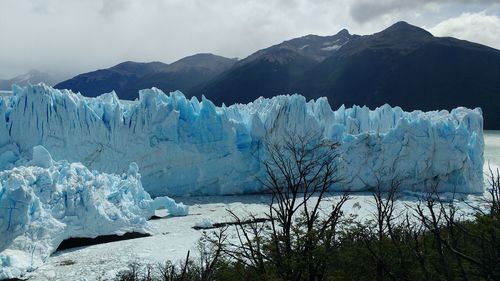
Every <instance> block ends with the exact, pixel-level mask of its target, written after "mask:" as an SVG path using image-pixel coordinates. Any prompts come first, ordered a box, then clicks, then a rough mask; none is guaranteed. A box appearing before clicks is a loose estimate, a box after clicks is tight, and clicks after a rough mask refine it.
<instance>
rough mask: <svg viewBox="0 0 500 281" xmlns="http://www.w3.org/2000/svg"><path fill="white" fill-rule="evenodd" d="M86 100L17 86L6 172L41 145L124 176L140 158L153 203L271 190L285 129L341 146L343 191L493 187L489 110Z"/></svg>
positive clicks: (0, 102)
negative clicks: (269, 163) (272, 143)
mask: <svg viewBox="0 0 500 281" xmlns="http://www.w3.org/2000/svg"><path fill="white" fill-rule="evenodd" d="M139 95H140V98H139V100H137V101H132V102H130V101H120V100H118V98H117V96H116V95H115V94H114V93H108V94H104V95H102V96H100V97H97V98H85V97H83V96H81V95H80V94H75V93H72V92H70V91H67V90H63V91H60V90H55V89H52V88H50V87H48V86H45V85H36V86H27V87H24V88H19V87H14V88H13V94H12V95H11V96H9V97H3V98H1V99H0V116H2V117H3V118H2V117H0V169H5V168H9V167H13V166H16V165H20V163H21V164H22V163H23V161H25V160H24V159H25V158H26V156H25V155H27V154H28V153H31V148H32V147H33V146H35V145H39V144H42V145H44V146H45V147H46V148H47V149H48V150H49V151H50V152H51V153H52V156H53V157H54V159H56V160H60V159H67V160H68V161H70V162H82V163H83V164H84V165H85V166H87V167H89V168H90V169H93V170H98V171H102V172H111V173H123V172H125V171H127V169H128V163H130V162H136V163H137V164H138V166H139V167H140V169H141V173H142V175H143V177H142V180H143V185H144V187H145V189H146V190H147V191H149V192H150V193H151V194H153V195H187V194H230V193H244V192H256V191H260V190H261V187H260V186H259V184H258V181H256V177H259V176H262V172H263V167H262V165H261V164H260V163H261V159H262V157H265V156H264V153H265V152H264V150H263V145H262V144H263V143H264V142H265V141H267V140H268V139H269V138H272V137H276V136H280V135H282V134H283V133H284V132H285V131H293V132H294V133H306V132H308V131H310V130H317V131H320V132H321V136H322V137H324V138H329V139H332V140H337V141H339V142H340V144H341V146H340V150H341V152H342V158H341V159H340V160H341V161H340V173H341V176H342V178H344V182H342V183H341V184H339V185H337V186H335V188H337V189H339V190H357V191H358V190H365V189H366V188H368V187H370V186H373V185H375V184H376V183H377V179H383V180H384V181H390V180H391V179H397V180H398V181H399V182H401V185H402V187H403V188H405V189H409V190H422V189H424V188H425V187H428V186H429V185H430V184H432V182H434V181H436V180H438V181H439V182H440V185H439V189H440V190H442V191H445V190H446V191H459V192H481V191H482V190H483V181H482V168H483V146H484V144H483V136H482V116H481V110H480V109H475V110H470V109H465V108H457V109H454V110H452V111H451V112H448V111H434V112H421V111H414V112H404V111H402V110H401V109H400V108H398V107H394V108H393V107H390V106H388V105H385V106H382V107H380V108H377V109H375V110H373V111H371V110H369V109H368V108H366V107H357V106H355V107H353V108H344V107H341V108H339V109H338V110H336V111H333V110H332V109H331V108H330V106H329V104H328V101H327V100H326V98H320V99H318V100H316V101H309V102H306V100H305V98H304V97H302V96H300V95H291V96H277V97H275V98H272V99H263V98H260V99H257V100H256V101H255V102H253V103H250V104H246V105H233V106H230V107H225V106H223V107H220V108H219V107H215V106H214V105H213V104H212V102H210V101H209V100H207V99H202V100H201V101H199V100H197V99H196V98H192V99H190V100H188V99H186V98H185V97H184V95H182V93H180V92H174V93H170V94H169V95H165V94H164V93H163V92H161V91H160V90H158V89H154V88H153V89H147V90H142V91H140V94H139Z"/></svg>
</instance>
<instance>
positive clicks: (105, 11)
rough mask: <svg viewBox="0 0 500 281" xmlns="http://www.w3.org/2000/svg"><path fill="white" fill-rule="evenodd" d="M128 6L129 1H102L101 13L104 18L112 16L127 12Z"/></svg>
mask: <svg viewBox="0 0 500 281" xmlns="http://www.w3.org/2000/svg"><path fill="white" fill-rule="evenodd" d="M128 6H129V1H128V0H102V8H101V10H100V11H99V13H100V14H102V15H104V16H111V15H113V14H115V13H119V12H120V11H123V10H125V9H126V8H127V7H128Z"/></svg>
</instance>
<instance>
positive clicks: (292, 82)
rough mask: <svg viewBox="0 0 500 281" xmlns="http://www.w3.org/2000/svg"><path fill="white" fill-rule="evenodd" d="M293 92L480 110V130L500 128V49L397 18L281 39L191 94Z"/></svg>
mask: <svg viewBox="0 0 500 281" xmlns="http://www.w3.org/2000/svg"><path fill="white" fill-rule="evenodd" d="M337 40H338V41H337ZM323 46H324V47H323ZM295 92H298V93H301V94H303V95H305V96H306V97H308V98H318V97H321V96H327V97H328V100H329V101H330V103H331V105H332V106H333V107H338V106H340V105H341V104H346V105H347V106H350V105H353V104H358V105H367V106H369V107H372V108H373V107H376V106H380V105H383V104H385V103H389V104H391V105H393V106H401V107H402V108H403V109H405V110H414V109H421V110H436V109H451V108H454V107H457V106H465V107H470V108H474V107H481V108H482V109H483V114H484V117H485V122H484V125H485V128H487V129H500V51H499V50H496V49H493V48H490V47H486V46H483V45H479V44H476V43H471V42H468V41H463V40H458V39H454V38H449V37H445V38H439V37H434V36H433V35H432V34H431V33H429V32H427V31H425V30H423V29H421V28H418V27H416V26H412V25H410V24H408V23H405V22H398V23H396V24H394V25H392V26H391V27H389V28H387V29H385V30H384V31H382V32H379V33H375V34H373V35H366V36H357V35H350V34H349V33H348V32H347V31H346V30H342V31H341V32H339V33H338V34H336V35H334V36H328V37H320V36H314V35H309V36H305V37H301V38H297V39H293V40H290V41H285V42H283V43H281V44H278V45H276V46H272V47H270V48H267V49H264V50H261V51H258V52H256V53H254V54H252V55H250V56H249V57H247V58H246V59H244V60H242V61H240V62H238V63H237V64H235V66H234V67H232V68H231V69H230V70H228V71H226V72H225V73H222V74H221V75H220V76H218V77H216V78H215V79H214V80H212V81H210V82H208V83H207V84H206V85H204V86H202V87H200V88H198V89H197V91H196V92H194V93H193V94H194V95H198V96H199V95H201V94H204V95H206V96H207V97H208V98H210V99H212V100H213V101H214V102H215V103H217V104H221V103H222V102H224V103H226V104H232V103H235V102H242V103H245V102H249V101H253V100H254V99H256V98H258V97H259V96H265V97H270V96H273V95H276V94H281V93H295Z"/></svg>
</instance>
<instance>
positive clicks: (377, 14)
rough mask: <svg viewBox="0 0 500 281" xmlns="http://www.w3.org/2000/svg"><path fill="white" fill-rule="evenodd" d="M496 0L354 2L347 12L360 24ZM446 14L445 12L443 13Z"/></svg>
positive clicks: (475, 5)
mask: <svg viewBox="0 0 500 281" xmlns="http://www.w3.org/2000/svg"><path fill="white" fill-rule="evenodd" d="M497 4H498V0H376V1H374V0H354V1H353V2H352V5H351V6H350V9H349V12H350V15H351V16H352V17H353V19H354V20H356V21H357V22H360V23H364V22H369V21H372V20H374V19H377V18H381V17H384V16H385V17H390V18H397V17H400V16H407V15H408V14H412V13H415V12H416V11H418V13H421V12H425V13H436V12H442V11H443V10H446V9H445V8H450V7H451V9H450V10H453V8H454V7H457V6H458V7H463V8H469V9H471V8H472V9H475V8H476V7H482V8H483V9H484V8H485V7H489V6H492V5H497ZM444 12H446V11H444Z"/></svg>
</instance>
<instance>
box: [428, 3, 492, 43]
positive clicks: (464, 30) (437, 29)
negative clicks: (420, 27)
mask: <svg viewBox="0 0 500 281" xmlns="http://www.w3.org/2000/svg"><path fill="white" fill-rule="evenodd" d="M429 31H430V32H431V33H432V34H434V35H436V36H451V37H456V38H460V39H465V40H469V41H474V42H477V43H481V44H484V45H488V46H491V47H494V48H497V49H500V36H499V34H500V17H498V16H496V15H489V14H487V13H486V12H485V11H482V12H478V13H463V14H461V15H460V16H458V17H454V18H450V19H447V20H444V21H442V22H440V23H439V24H437V25H436V26H434V27H432V28H429Z"/></svg>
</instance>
